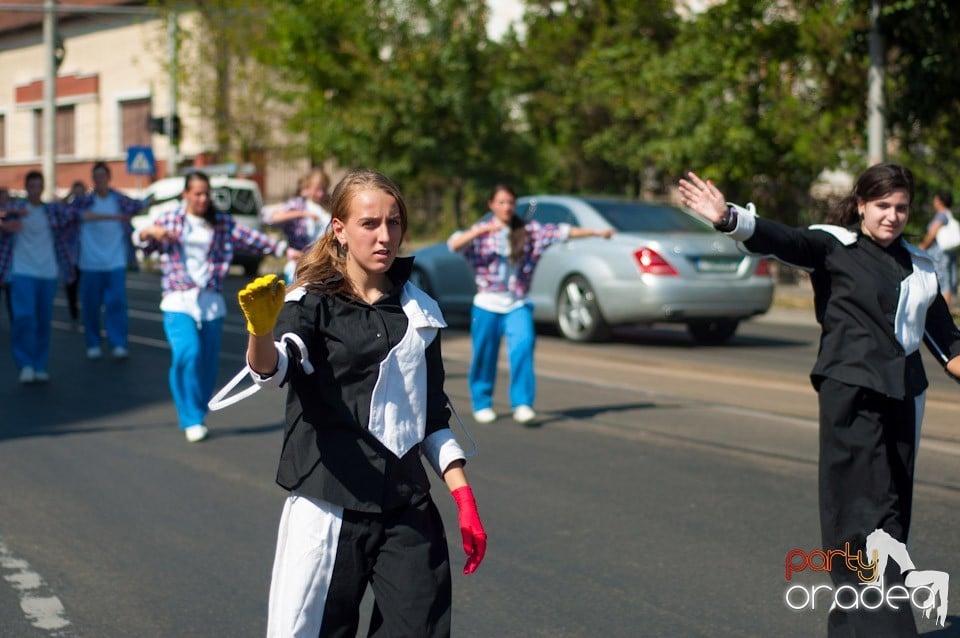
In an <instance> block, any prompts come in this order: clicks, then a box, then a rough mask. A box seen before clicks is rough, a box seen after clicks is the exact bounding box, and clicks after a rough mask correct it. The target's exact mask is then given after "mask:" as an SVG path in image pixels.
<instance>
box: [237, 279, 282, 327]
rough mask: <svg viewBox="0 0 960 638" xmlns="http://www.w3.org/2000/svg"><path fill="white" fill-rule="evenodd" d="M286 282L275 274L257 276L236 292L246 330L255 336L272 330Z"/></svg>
mask: <svg viewBox="0 0 960 638" xmlns="http://www.w3.org/2000/svg"><path fill="white" fill-rule="evenodd" d="M285 294H286V284H284V283H283V280H282V279H279V278H278V277H277V276H276V275H264V276H263V277H257V278H256V279H254V280H253V281H251V282H250V283H248V284H247V285H246V286H244V288H243V290H241V291H240V292H239V293H238V294H237V299H238V300H239V302H240V309H241V310H242V311H243V316H244V317H246V319H247V331H248V332H250V334H252V335H254V336H255V337H262V336H264V335H269V334H271V333H272V332H273V326H274V325H275V324H276V323H277V316H278V315H279V314H280V309H281V308H283V297H284V295H285Z"/></svg>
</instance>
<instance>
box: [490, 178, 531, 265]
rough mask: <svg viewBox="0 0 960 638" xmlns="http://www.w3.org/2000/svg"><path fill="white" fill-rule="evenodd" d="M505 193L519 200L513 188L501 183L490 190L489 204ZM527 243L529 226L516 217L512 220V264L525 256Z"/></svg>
mask: <svg viewBox="0 0 960 638" xmlns="http://www.w3.org/2000/svg"><path fill="white" fill-rule="evenodd" d="M500 191H503V192H505V193H509V194H510V196H511V197H513V199H514V200H516V199H517V191H515V190H514V189H513V186H511V185H510V184H506V183H504V182H500V183H497V184H494V185H493V188H491V189H490V196H489V197H487V203H488V204H489V203H490V202H492V201H493V199H494V198H495V197H496V196H497V193H499V192H500ZM526 242H527V224H526V222H524V221H523V220H522V219H520V217H518V216H517V215H514V216H513V217H512V218H511V219H510V262H511V263H516V262H517V260H519V259H520V256H521V255H522V254H523V245H524V244H525V243H526Z"/></svg>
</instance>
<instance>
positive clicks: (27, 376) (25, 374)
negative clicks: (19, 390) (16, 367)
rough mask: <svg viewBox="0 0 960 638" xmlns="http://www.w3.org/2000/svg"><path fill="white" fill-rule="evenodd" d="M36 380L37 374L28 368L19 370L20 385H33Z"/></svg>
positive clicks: (24, 367)
mask: <svg viewBox="0 0 960 638" xmlns="http://www.w3.org/2000/svg"><path fill="white" fill-rule="evenodd" d="M36 380H37V373H36V372H34V371H33V368H31V367H30V366H23V367H22V368H20V383H33V382H34V381H36Z"/></svg>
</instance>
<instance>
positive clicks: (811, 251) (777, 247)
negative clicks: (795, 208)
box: [743, 217, 839, 270]
mask: <svg viewBox="0 0 960 638" xmlns="http://www.w3.org/2000/svg"><path fill="white" fill-rule="evenodd" d="M838 244H839V240H838V239H837V238H836V237H834V236H833V235H831V234H830V233H828V232H826V231H823V230H813V229H810V228H794V227H792V226H787V225H786V224H781V223H780V222H775V221H773V220H770V219H763V218H762V217H758V218H757V226H756V229H755V230H754V232H753V235H752V236H751V237H750V239H747V240H745V241H744V242H743V245H744V246H746V248H747V250H749V251H750V252H752V253H757V254H760V255H771V256H773V257H776V258H777V259H779V260H780V261H782V262H784V263H786V264H789V265H791V266H797V267H799V268H805V269H807V270H817V269H819V268H821V267H822V266H823V263H824V260H825V259H826V256H827V254H828V253H829V252H830V251H831V250H832V249H833V248H834V247H836V246H837V245H838Z"/></svg>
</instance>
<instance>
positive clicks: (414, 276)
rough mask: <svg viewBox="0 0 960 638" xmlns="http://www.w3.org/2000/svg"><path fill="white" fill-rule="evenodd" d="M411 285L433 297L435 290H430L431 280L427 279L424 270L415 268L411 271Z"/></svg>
mask: <svg viewBox="0 0 960 638" xmlns="http://www.w3.org/2000/svg"><path fill="white" fill-rule="evenodd" d="M410 283H412V284H413V285H414V286H416V287H417V288H419V289H420V290H422V291H423V292H425V293H427V294H428V295H430V296H431V297H433V296H434V295H433V290H431V289H430V279H429V278H428V277H427V273H425V272H423V269H421V268H417V267H416V266H414V267H413V270H411V271H410ZM434 299H436V297H434Z"/></svg>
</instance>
